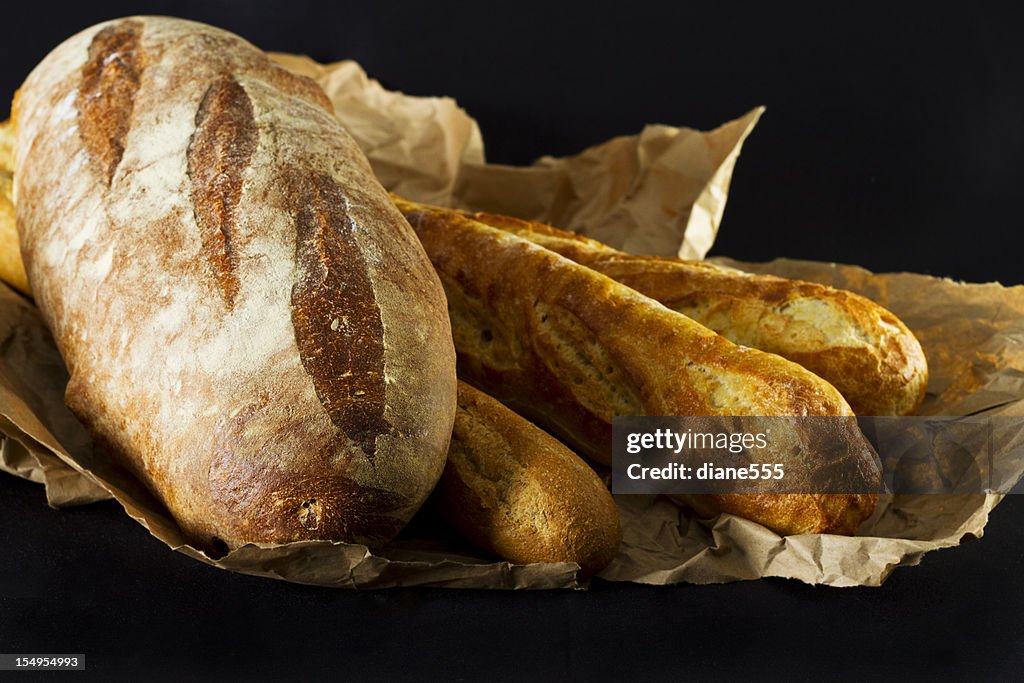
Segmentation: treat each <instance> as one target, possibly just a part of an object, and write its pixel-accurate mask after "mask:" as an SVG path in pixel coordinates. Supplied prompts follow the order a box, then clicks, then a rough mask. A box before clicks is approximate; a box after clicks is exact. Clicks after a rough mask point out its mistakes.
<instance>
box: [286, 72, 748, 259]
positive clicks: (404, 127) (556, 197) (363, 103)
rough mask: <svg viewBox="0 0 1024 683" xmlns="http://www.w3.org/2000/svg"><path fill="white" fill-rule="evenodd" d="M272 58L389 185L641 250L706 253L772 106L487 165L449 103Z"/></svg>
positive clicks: (429, 200)
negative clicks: (322, 105) (518, 162)
mask: <svg viewBox="0 0 1024 683" xmlns="http://www.w3.org/2000/svg"><path fill="white" fill-rule="evenodd" d="M271 56H272V57H273V58H274V59H275V60H276V61H277V62H278V63H280V64H281V65H282V66H285V67H287V68H289V69H291V70H292V71H295V72H296V73H301V74H303V75H305V76H309V77H310V78H313V79H315V80H316V81H317V82H318V83H320V85H321V86H322V87H323V88H324V91H325V92H326V93H327V95H328V97H330V98H331V102H333V104H334V109H335V113H336V114H337V116H338V118H339V119H340V120H341V122H342V123H343V124H345V127H346V128H347V129H348V131H349V132H350V133H351V134H352V137H354V138H355V140H356V142H358V143H359V146H360V147H361V148H362V150H363V151H364V152H365V153H366V156H367V157H368V158H369V160H370V164H371V165H372V166H373V170H374V173H376V174H377V177H378V178H379V179H380V181H381V183H383V184H384V186H385V187H386V188H388V189H389V190H391V191H392V192H394V193H396V194H399V195H402V196H403V197H405V198H407V199H411V200H413V201H418V202H423V203H426V204H435V205H437V206H452V207H456V208H462V209H474V210H477V211H490V212H492V213H499V214H506V215H509V216H517V217H519V218H527V219H530V220H537V221H542V222H545V223H550V224H551V225H557V226H558V227H560V228H563V229H565V230H572V231H574V232H579V233H581V234H584V235H587V236H588V237H593V238H594V239H597V240H600V241H602V242H604V243H605V244H609V245H611V246H613V247H616V248H618V249H624V250H626V251H631V252H633V253H636V254H650V255H655V256H676V255H678V256H681V257H682V258H692V259H700V258H704V255H705V254H707V252H708V249H710V248H711V245H712V243H713V242H714V241H715V235H717V234H718V226H719V224H720V223H721V222H722V213H723V212H724V211H725V201H726V198H727V196H728V191H729V181H730V180H731V179H732V171H733V168H734V167H735V165H736V159H737V158H738V157H739V154H740V148H741V147H742V145H743V141H744V140H745V139H746V138H747V136H748V135H749V134H750V132H751V131H752V130H753V129H754V125H755V124H756V123H757V121H758V119H759V118H760V117H761V114H762V113H764V107H757V108H755V109H753V110H752V111H750V112H748V113H747V114H745V115H743V116H741V117H740V118H738V119H736V120H735V121H730V122H729V123H726V124H724V125H722V126H720V127H719V128H716V129H715V130H713V131H710V132H707V133H703V132H700V131H696V130H692V129H690V128H675V127H673V126H665V125H649V126H646V127H645V128H644V129H643V131H641V132H640V133H639V134H638V135H629V136H623V137H617V138H614V139H612V140H609V141H607V142H605V143H602V144H600V145H596V146H594V147H591V148H589V149H587V150H584V151H583V152H581V153H579V154H576V155H573V156H570V157H562V158H555V157H550V156H545V157H542V158H540V159H538V160H537V161H536V162H535V163H534V164H533V165H532V166H526V167H520V166H505V165H501V164H487V163H484V148H483V141H482V139H481V137H480V128H479V127H478V126H477V124H476V121H474V120H473V119H471V118H470V117H469V115H468V114H467V113H466V112H465V111H463V110H462V109H460V108H459V106H458V105H457V104H456V103H455V102H454V101H453V100H452V99H450V98H447V97H410V96H408V95H403V94H401V93H396V92H390V91H388V90H385V89H384V88H383V87H382V86H381V85H380V83H378V82H377V81H375V80H373V79H370V78H369V77H367V75H366V73H365V72H364V71H363V70H362V68H360V67H359V65H358V64H356V63H355V62H351V61H345V62H339V63H337V64H332V65H330V66H324V65H322V64H318V63H316V62H314V61H313V60H311V59H309V58H308V57H297V56H294V55H285V54H273V55H271ZM382 114H385V115H383V116H382Z"/></svg>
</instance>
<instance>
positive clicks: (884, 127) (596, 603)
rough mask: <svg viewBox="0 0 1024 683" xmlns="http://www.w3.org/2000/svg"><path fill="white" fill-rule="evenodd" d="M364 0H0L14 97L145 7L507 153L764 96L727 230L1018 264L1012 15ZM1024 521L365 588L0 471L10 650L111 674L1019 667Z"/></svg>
mask: <svg viewBox="0 0 1024 683" xmlns="http://www.w3.org/2000/svg"><path fill="white" fill-rule="evenodd" d="M364 4H365V6H363V7H357V6H351V5H349V4H348V3H342V4H337V5H332V6H331V9H329V10H328V9H326V8H325V7H318V6H316V5H315V4H312V3H306V2H289V3H281V4H276V5H271V4H267V3H245V4H244V5H241V6H240V7H238V8H232V7H231V6H230V5H229V4H228V3H223V2H213V3H198V2H187V3H167V2H164V3H112V2H108V3H102V2H91V3H82V4H79V5H78V6H77V7H73V8H70V9H66V10H65V9H62V10H61V11H56V10H55V9H54V8H53V6H52V5H50V4H47V3H35V4H29V3H19V4H18V8H17V9H13V8H10V9H9V8H5V9H4V12H3V14H4V30H3V32H2V35H3V39H4V50H3V55H4V59H3V61H2V63H0V93H10V92H12V91H13V89H14V88H15V87H17V85H18V84H19V83H20V81H21V80H22V78H23V77H24V75H25V74H26V73H27V72H28V71H29V70H30V69H31V67H32V66H33V65H34V64H35V63H36V62H37V61H38V60H39V59H40V58H42V57H43V56H44V54H45V53H46V52H47V51H48V50H49V49H50V47H52V46H53V45H55V44H56V43H58V42H59V41H60V40H62V39H63V38H65V37H66V36H67V35H69V34H71V33H73V32H74V31H77V30H79V29H81V28H84V27H86V26H87V25H89V24H91V23H93V22H95V21H98V20H101V19H105V18H109V17H113V16H118V15H122V14H127V13H135V12H140V11H147V12H153V13H166V14H176V15H180V16H188V17H192V18H196V19H201V20H205V21H209V22H211V23H216V24H219V25H222V26H224V27H225V28H229V29H232V30H234V31H236V32H238V33H240V34H242V35H243V36H245V37H247V38H249V39H250V40H252V41H253V42H255V43H256V44H258V45H260V46H261V47H265V48H268V49H276V50H288V51H294V52H307V53H309V54H311V55H312V56H314V57H316V58H318V59H321V60H325V61H327V60H335V59H341V58H346V57H351V58H355V59H357V60H359V61H360V62H361V63H362V64H363V66H364V67H365V68H366V69H367V71H368V72H369V73H370V74H371V75H372V76H374V77H376V78H379V79H381V80H382V81H383V82H384V83H385V85H387V86H389V87H393V88H398V89H402V90H404V91H406V92H410V93H413V94H424V95H427V94H429V95H434V94H446V95H451V96H454V97H455V98H457V99H458V100H459V102H460V103H461V104H462V105H463V106H464V107H465V108H466V109H467V110H468V111H469V112H470V113H471V114H472V115H474V116H475V117H477V119H478V120H479V121H480V124H481V127H482V130H483V134H484V139H485V141H486V143H487V148H488V156H489V158H490V159H491V160H492V161H500V162H507V163H527V162H529V161H530V160H532V159H533V158H534V157H536V156H538V155H541V154H544V153H553V154H569V153H573V152H576V151H578V150H580V149H581V148H583V147H585V146H587V145H591V144H595V143H598V142H600V141H603V140H605V139H607V138H609V137H611V136H614V135H621V134H630V133H634V132H637V131H638V130H639V129H640V128H641V127H642V126H643V125H644V124H645V123H649V122H663V123H671V124H677V125H690V126H693V127H697V128H711V127H714V126H716V125H718V124H720V123H723V122H725V121H726V120H729V119H731V118H735V117H736V116H739V115H740V114H742V113H744V112H746V111H747V110H749V109H750V108H752V107H754V106H755V105H758V104H765V105H767V106H768V113H767V114H766V115H765V117H764V118H763V119H762V122H761V123H760V124H759V126H758V128H757V129H756V130H755V131H754V133H753V135H752V136H751V138H750V139H749V141H748V142H747V144H746V146H745V148H744V153H743V156H742V157H741V159H740V162H739V164H738V166H737V170H736V174H735V176H734V182H733V185H732V189H731V193H730V199H729V206H728V208H727V210H726V213H725V220H724V223H723V226H722V233H721V236H720V239H719V241H718V243H717V245H716V247H715V250H714V253H718V254H728V255H731V256H735V257H737V258H741V259H748V260H764V259H768V258H772V257H774V256H781V255H785V256H790V257H803V258H814V259H820V260H837V261H843V262H849V263H859V264H861V265H864V266H867V267H869V268H872V269H875V270H912V271H918V272H927V273H934V274H938V275H949V276H954V277H958V278H962V279H966V280H983V281H987V280H1001V281H1003V282H1004V283H1007V284H1018V283H1021V282H1022V280H1024V277H1022V273H1021V270H1020V267H1019V265H1018V264H1019V261H1020V259H1019V252H1018V250H1017V249H1016V247H1017V245H1018V244H1019V240H1018V238H1017V237H1016V234H1017V233H1019V231H1020V227H1021V219H1020V214H1019V202H1018V197H1019V195H1020V190H1019V188H1020V187H1021V185H1022V183H1021V181H1022V180H1024V173H1022V171H1021V166H1020V158H1021V156H1022V155H1021V153H1022V152H1024V127H1022V126H1021V125H1020V123H1019V120H1020V116H1021V112H1022V111H1024V89H1022V88H1021V87H1020V85H1019V84H1020V82H1021V80H1022V78H1021V77H1022V76H1024V48H1022V47H1021V43H1020V41H1019V38H1018V34H1019V28H1020V25H1021V24H1020V21H1019V17H1017V16H1011V15H1010V14H1008V13H1005V12H993V11H991V10H986V11H985V12H981V11H980V10H978V9H975V8H974V7H973V6H960V7H958V8H957V9H956V10H955V12H953V11H952V10H951V11H950V13H948V14H944V13H943V11H942V10H939V9H937V8H935V7H931V8H929V9H928V12H927V14H924V13H917V12H911V11H905V10H894V9H892V8H887V9H886V10H885V11H884V12H880V11H870V12H869V11H863V10H862V11H861V13H850V14H848V15H847V14H828V15H823V14H821V12H822V10H821V9H820V8H818V9H816V10H814V11H810V10H808V11H806V12H796V11H789V12H783V11H780V10H778V9H775V8H768V7H765V8H763V9H761V10H758V11H756V12H753V13H744V12H743V11H741V10H739V9H738V8H736V7H729V8H722V9H720V10H710V9H708V7H707V6H706V5H710V4H711V3H700V4H699V5H691V6H683V5H678V6H676V8H675V9H673V10H672V11H671V12H668V13H665V12H654V11H653V10H648V9H645V8H643V7H642V6H641V4H638V3H627V4H625V5H620V6H619V9H618V10H616V11H615V12H612V11H611V9H610V6H608V7H606V6H601V5H597V4H593V5H587V6H586V8H582V7H578V8H574V9H572V10H562V9H559V8H558V6H556V5H555V4H554V3H544V4H538V5H536V6H534V7H530V6H529V5H528V4H523V3H516V4H514V5H509V6H504V5H502V6H495V5H493V4H492V3H478V6H477V8H476V9H472V10H467V9H463V8H456V7H455V6H445V5H444V3H423V4H422V5H421V6H419V5H413V6H411V7H404V6H403V5H406V4H407V3H364ZM624 7H625V8H628V9H629V13H628V14H627V13H625V12H624V11H623V8H624ZM0 113H4V109H3V108H0ZM1022 522H1024V501H1021V500H1020V498H1019V497H1011V498H1010V499H1007V500H1006V501H1005V502H1004V503H1003V504H1002V505H1000V506H999V507H998V508H997V509H996V510H995V512H994V513H993V516H992V520H991V522H990V525H989V527H988V529H987V531H986V535H985V537H984V538H983V539H981V540H976V541H972V542H969V543H967V544H965V545H964V546H962V547H960V548H956V549H952V550H946V551H941V552H937V553H934V554H932V555H929V556H927V557H926V558H925V560H924V562H923V564H922V566H920V567H913V568H904V569H900V570H897V571H896V572H895V573H894V574H893V576H892V577H891V578H890V580H889V581H888V582H887V583H886V584H885V585H884V586H883V587H882V588H879V589H846V590H837V589H827V588H813V587H809V586H804V585H802V584H798V583H795V582H787V581H779V580H768V581H758V582H752V583H740V584H730V585H724V586H705V587H695V586H677V587H667V588H648V587H642V586H619V585H611V584H598V585H596V586H594V587H593V589H592V590H591V591H589V592H585V593H569V592H560V593H529V594H510V593H486V592H469V591H443V590H401V591H390V592H369V593H349V592H342V591H331V590H323V589H314V588H307V587H301V586H292V585H287V584H283V583H279V582H273V581H269V580H262V579H256V578H251V577H246V576H240V575H232V574H228V573H226V572H222V571H219V570H215V569H212V568H209V567H206V566H203V565H201V564H199V563H197V562H194V561H192V560H190V559H188V558H186V557H184V556H182V555H178V554H175V553H173V552H171V551H170V550H167V549H166V548H165V547H163V545H162V544H160V543H159V542H157V541H155V540H154V539H152V538H151V537H149V535H148V534H147V533H146V532H145V530H143V529H142V528H141V527H140V526H138V525H137V524H136V523H135V522H133V521H131V520H130V519H129V518H128V517H126V516H125V515H124V514H123V513H122V512H121V511H120V509H119V508H118V507H117V506H116V505H115V504H112V503H108V504H102V505H95V506H90V507H86V508H81V509H74V510H65V511H54V510H50V509H49V508H47V507H46V505H45V499H44V496H43V491H42V488H41V487H39V486H36V485H34V484H29V483H27V482H22V481H19V480H17V479H15V478H13V477H10V476H6V475H0V652H17V651H22V652H25V651H37V652H39V651H49V652H84V653H86V654H87V662H88V667H89V673H88V674H87V675H88V676H89V677H90V678H91V677H95V678H97V679H100V680H110V679H117V678H133V679H135V680H142V679H148V680H153V679H167V680H180V678H181V676H182V674H188V675H190V676H191V677H210V678H213V677H221V678H224V677H228V678H241V677H242V676H241V673H242V672H245V673H247V674H250V675H255V676H258V677H260V678H269V677H286V676H287V677H296V676H312V675H314V674H316V673H318V672H321V673H323V672H332V671H333V672H335V673H344V672H347V671H349V670H358V671H359V672H360V673H363V674H364V675H369V676H370V677H371V678H389V679H394V678H421V677H428V678H456V679H457V678H463V679H478V678H481V677H483V676H485V675H486V674H494V673H497V674H500V677H501V678H505V679H511V678H517V679H524V678H530V677H539V678H542V679H552V678H566V677H569V678H575V679H582V678H614V679H629V678H639V677H640V676H641V675H643V674H659V673H660V674H669V673H671V674H674V675H676V676H681V675H690V676H694V677H696V676H700V677H702V678H713V679H714V678H718V679H723V678H733V677H735V676H737V675H746V676H747V677H750V676H754V675H756V676H758V677H768V678H792V677H797V678H800V677H804V678H810V677H812V676H813V677H822V676H831V675H837V674H838V675H839V677H841V678H843V679H853V678H862V677H871V678H874V677H878V676H887V677H895V676H897V675H900V676H905V675H908V674H909V675H910V676H911V677H914V678H924V677H926V676H938V675H949V674H951V673H952V674H954V675H956V677H957V678H966V677H971V678H974V677H976V676H979V675H980V676H982V677H987V678H997V677H998V678H1012V677H1014V676H1015V674H1016V675H1017V676H1019V675H1020V674H1019V672H1018V670H1017V669H1018V667H1019V666H1020V665H1021V664H1024V618H1022V617H1021V616H1020V615H1021V613H1022V608H1024V591H1022V587H1021V585H1020V579H1019V577H1020V576H1022V575H1024V530H1022V529H1024V524H1022ZM75 675H76V676H81V674H75ZM17 680H20V679H17Z"/></svg>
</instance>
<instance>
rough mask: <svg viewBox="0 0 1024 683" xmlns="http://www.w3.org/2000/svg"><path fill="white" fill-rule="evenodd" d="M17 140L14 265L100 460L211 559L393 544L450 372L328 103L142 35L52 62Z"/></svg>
mask: <svg viewBox="0 0 1024 683" xmlns="http://www.w3.org/2000/svg"><path fill="white" fill-rule="evenodd" d="M83 92H86V93H87V94H88V97H87V98H86V96H85V95H82V93H83ZM83 98H86V99H83ZM17 116H18V118H17V123H18V136H17V146H16V154H15V162H16V166H17V168H16V169H15V170H16V173H15V181H14V182H15V185H16V190H17V192H16V196H17V221H18V232H19V238H20V240H21V248H22V249H21V251H22V254H23V255H24V258H25V264H26V267H27V270H28V273H29V280H30V282H31V285H32V290H33V292H34V295H35V297H36V301H37V303H38V305H39V308H40V310H41V312H42V313H43V315H44V317H45V319H46V321H47V324H48V325H49V326H50V328H51V329H52V330H53V333H54V338H55V340H56V341H57V344H58V348H59V349H60V351H61V354H62V356H63V358H64V360H65V362H66V364H67V366H68V369H69V371H70V375H71V377H70V381H69V383H68V388H67V393H66V400H67V402H68V405H69V406H70V407H71V409H72V410H73V411H74V412H75V413H76V414H77V415H78V416H79V417H80V419H81V420H82V421H83V423H85V424H86V426H87V427H88V428H89V429H90V431H91V432H92V433H93V435H94V437H95V438H96V440H97V442H98V443H100V444H102V446H103V447H104V448H105V449H108V450H109V452H110V453H111V454H112V456H113V457H116V458H118V459H119V461H120V462H121V463H122V464H123V465H124V466H125V467H126V468H128V469H129V470H130V471H131V472H132V473H134V474H135V475H136V476H138V477H139V479H140V480H141V481H143V482H144V483H145V484H147V485H148V486H149V487H150V489H151V490H152V491H153V492H154V494H155V495H156V496H157V497H158V498H159V500H161V501H162V502H163V503H164V504H165V505H166V506H167V508H168V510H169V511H170V512H171V513H172V515H173V516H174V518H175V519H176V520H177V521H178V523H179V524H180V525H181V527H182V529H183V531H184V532H185V533H186V535H187V536H188V538H189V539H190V541H191V542H192V543H193V544H195V545H196V547H199V548H203V549H207V550H209V551H211V552H213V551H216V552H224V551H225V550H227V549H233V548H237V547H239V546H241V545H243V544H246V543H252V542H259V543H284V542H291V541H300V540H334V541H351V542H362V543H370V544H376V543H380V542H383V541H385V540H387V539H389V538H391V537H392V536H394V534H395V533H397V532H398V530H399V529H400V528H401V527H402V526H403V525H404V524H405V522H407V521H408V519H409V518H410V517H411V516H412V515H413V514H414V512H415V511H416V510H417V509H418V507H419V506H420V504H421V503H422V502H423V501H424V500H425V499H426V497H427V496H428V495H429V493H430V491H431V490H432V489H433V486H434V484H435V483H436V481H437V479H438V478H439V477H440V474H441V471H442V469H443V467H444V457H445V452H446V450H447V445H448V440H449V438H450V434H451V425H452V422H453V420H454V412H455V392H456V387H455V371H454V349H453V348H452V345H451V335H450V326H449V323H448V319H447V315H446V313H445V305H444V293H443V290H442V289H441V287H440V283H439V282H438V280H437V276H436V274H435V273H434V271H433V269H432V268H431V267H430V263H429V261H428V260H427V258H426V255H425V254H424V253H423V250H422V247H421V246H420V245H419V243H418V242H417V240H416V238H415V235H414V234H413V233H412V232H411V230H409V227H408V224H407V223H406V222H405V221H404V220H403V219H402V216H401V214H400V213H398V211H397V210H396V209H395V207H394V206H393V205H392V204H391V202H390V201H388V199H387V194H386V193H385V192H384V190H383V188H382V187H381V186H380V184H379V183H378V182H377V181H376V179H375V178H374V176H373V174H372V171H371V169H370V167H369V163H368V162H367V161H366V159H365V157H364V156H363V155H362V153H361V152H360V151H359V149H358V147H357V146H356V144H355V142H354V141H353V140H352V139H351V138H350V137H349V136H348V135H347V133H345V131H344V130H343V129H342V128H341V126H340V124H339V123H338V121H337V120H336V119H335V118H334V116H333V115H332V111H331V108H330V103H329V102H328V101H327V99H326V96H325V95H324V94H323V93H322V92H319V90H318V88H316V86H315V85H314V84H312V82H311V81H309V80H308V79H303V78H300V77H297V76H293V75H291V74H289V73H288V72H286V71H284V70H283V69H281V68H279V67H277V66H275V65H273V64H271V63H270V62H269V60H268V59H267V57H266V55H264V54H263V53H262V52H260V51H259V50H257V49H256V48H254V47H253V46H251V45H249V44H248V43H246V42H245V41H243V40H241V39H240V38H238V37H237V36H233V35H231V34H229V33H227V32H224V31H220V30H218V29H214V28H212V27H209V26H204V25H202V24H197V23H193V22H187V21H182V20H176V19H168V18H159V17H139V18H132V19H128V20H119V21H115V22H110V23H107V24H102V25H98V26H95V27H92V28H91V29H87V30H86V31H84V32H82V33H81V34H79V35H77V36H74V37H72V38H71V39H69V40H68V41H66V42H65V43H63V44H62V45H61V46H59V47H58V48H57V49H55V50H54V51H53V52H52V53H51V54H50V55H49V56H48V57H47V58H46V59H45V60H44V62H43V63H42V64H40V66H38V67H37V68H36V69H35V70H34V71H33V72H32V74H31V75H30V76H29V78H28V80H27V81H26V83H25V85H24V86H23V88H22V91H21V95H20V96H19V99H18V106H17ZM85 128H87V129H88V130H85ZM79 129H82V130H79ZM76 133H80V134H76ZM424 349H429V353H425V352H424Z"/></svg>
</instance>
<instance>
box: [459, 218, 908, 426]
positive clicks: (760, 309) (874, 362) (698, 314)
mask: <svg viewBox="0 0 1024 683" xmlns="http://www.w3.org/2000/svg"><path fill="white" fill-rule="evenodd" d="M466 215H468V216H470V217H472V218H473V219H474V220H477V221H480V222H481V223H484V224H486V225H489V226H491V227H496V228H499V229H501V230H506V231H509V232H512V233H513V234H516V235H519V236H520V237H523V238H525V239H528V240H530V241H532V242H534V243H536V244H540V245H541V246H544V247H546V248H547V249H551V250H552V251H555V252H557V253H559V254H561V255H562V256H565V257H566V258H569V259H572V260H573V261H576V262H577V263H580V264H583V265H585V266H587V267H588V268H592V269H594V270H596V271H598V272H600V273H603V274H605V275H607V276H608V277H611V278H612V279H614V280H617V281H619V282H621V283H622V284H624V285H626V286H628V287H631V288H633V289H635V290H637V291H638V292H640V293H642V294H645V295H647V296H649V297H651V298H652V299H655V300H657V301H659V302H661V303H662V304H664V305H665V306H667V307H669V308H671V309H672V310H674V311H678V312H679V313H682V314H684V315H686V316H687V317H689V318H692V319H693V320H695V321H697V322H699V323H700V324H702V325H704V326H705V327H708V328H710V329H712V330H714V331H715V332H718V333H719V334H721V335H723V336H724V337H725V338H726V339H728V340H730V341H732V342H734V343H736V344H742V345H744V346H750V347H752V348H756V349H760V350H762V351H767V352H769V353H776V354H778V355H780V356H782V357H784V358H788V359H789V360H791V361H793V362H795V363H799V364H800V365H802V366H804V367H805V368H807V369H808V370H810V371H811V372H813V373H814V374H816V375H818V376H819V377H822V378H823V379H825V380H828V381H829V382H830V383H831V384H832V385H833V386H835V387H836V389H838V390H839V393H841V394H842V395H843V396H844V397H845V398H846V400H847V401H848V402H849V403H850V406H851V407H852V408H853V410H854V412H855V413H857V414H858V415H910V414H912V413H914V412H915V411H916V410H917V409H918V408H919V407H920V405H921V402H922V401H923V400H924V396H925V390H926V389H927V386H928V364H927V361H926V359H925V355H924V351H923V350H922V348H921V344H920V342H918V340H917V338H916V337H915V336H914V335H913V333H912V332H911V331H910V330H909V329H907V326H906V325H905V324H904V323H903V321H901V320H900V319H899V318H897V317H896V316H895V315H893V314H892V313H891V312H890V311H888V310H886V309H885V308H883V307H881V306H879V305H878V304H876V303H874V302H873V301H870V300H869V299H866V298H865V297H862V296H859V295H857V294H853V293H852V292H846V291H843V290H839V289H834V288H832V287H828V286H826V285H821V284H817V283H813V282H805V281H801V280H788V279H785V278H780V277H774V276H771V275H753V274H750V273H744V272H742V271H739V270H736V269H733V268H725V267H722V266H717V265H714V264H710V263H703V262H699V261H687V260H684V259H677V258H663V257H657V256H636V255H633V254H627V253H625V252H621V251H618V250H617V249H613V248H611V247H609V246H606V245H604V244H601V243H600V242H597V241H595V240H591V239H588V238H586V237H583V236H581V235H576V234H574V233H570V232H566V231H563V230H559V229H557V228H553V227H551V226H549V225H544V224H542V223H536V222H531V221H524V220H519V219H516V218H511V217H509V216H500V215H496V214H490V213H482V212H473V213H470V212H467V213H466Z"/></svg>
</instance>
